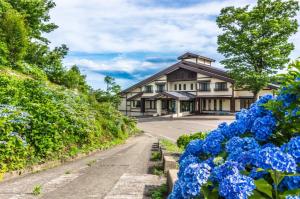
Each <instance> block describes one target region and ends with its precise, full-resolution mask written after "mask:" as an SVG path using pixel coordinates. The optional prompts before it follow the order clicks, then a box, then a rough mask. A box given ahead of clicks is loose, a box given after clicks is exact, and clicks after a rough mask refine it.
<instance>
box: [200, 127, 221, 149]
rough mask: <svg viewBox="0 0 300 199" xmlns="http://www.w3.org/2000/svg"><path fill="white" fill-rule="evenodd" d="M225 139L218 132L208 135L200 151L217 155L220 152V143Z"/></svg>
mask: <svg viewBox="0 0 300 199" xmlns="http://www.w3.org/2000/svg"><path fill="white" fill-rule="evenodd" d="M224 139H225V137H224V136H223V135H222V133H221V132H220V131H218V130H214V131H212V132H211V133H209V134H208V135H207V137H206V139H205V140H204V141H203V144H202V149H203V152H204V153H206V154H211V155H218V154H219V153H220V152H221V151H222V142H223V141H224Z"/></svg>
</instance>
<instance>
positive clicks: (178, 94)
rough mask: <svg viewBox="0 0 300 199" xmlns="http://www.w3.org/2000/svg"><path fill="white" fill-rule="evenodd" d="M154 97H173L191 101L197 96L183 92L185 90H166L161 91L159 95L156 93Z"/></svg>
mask: <svg viewBox="0 0 300 199" xmlns="http://www.w3.org/2000/svg"><path fill="white" fill-rule="evenodd" d="M151 98H152V99H161V98H171V99H175V100H181V101H189V100H193V99H195V98H196V96H195V95H193V94H191V93H189V92H183V91H177V92H176V91H164V92H161V93H158V94H157V95H154V96H153V97H151Z"/></svg>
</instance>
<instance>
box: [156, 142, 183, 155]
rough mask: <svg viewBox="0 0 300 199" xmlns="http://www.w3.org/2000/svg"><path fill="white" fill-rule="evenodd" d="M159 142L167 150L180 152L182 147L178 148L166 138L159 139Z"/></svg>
mask: <svg viewBox="0 0 300 199" xmlns="http://www.w3.org/2000/svg"><path fill="white" fill-rule="evenodd" d="M159 144H160V145H161V146H163V147H164V148H165V149H166V150H167V151H168V152H174V153H182V152H183V149H182V148H179V147H178V146H177V145H176V144H174V143H173V142H172V141H170V140H167V139H161V140H160V141H159Z"/></svg>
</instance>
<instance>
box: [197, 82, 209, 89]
mask: <svg viewBox="0 0 300 199" xmlns="http://www.w3.org/2000/svg"><path fill="white" fill-rule="evenodd" d="M199 87H200V89H199V91H210V83H209V82H201V83H199Z"/></svg>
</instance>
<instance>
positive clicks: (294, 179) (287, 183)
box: [278, 176, 300, 191]
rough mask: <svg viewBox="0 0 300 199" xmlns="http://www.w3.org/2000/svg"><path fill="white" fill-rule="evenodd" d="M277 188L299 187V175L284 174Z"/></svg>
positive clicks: (292, 188)
mask: <svg viewBox="0 0 300 199" xmlns="http://www.w3.org/2000/svg"><path fill="white" fill-rule="evenodd" d="M278 188H279V190H281V191H284V190H295V189H300V176H286V177H284V179H283V180H282V181H281V183H280V184H279V187H278Z"/></svg>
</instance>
